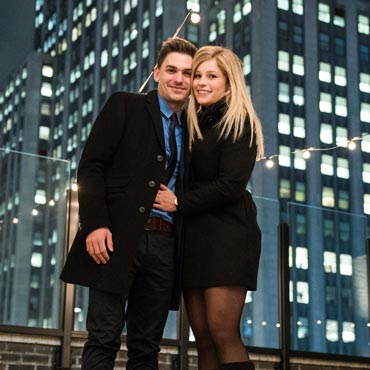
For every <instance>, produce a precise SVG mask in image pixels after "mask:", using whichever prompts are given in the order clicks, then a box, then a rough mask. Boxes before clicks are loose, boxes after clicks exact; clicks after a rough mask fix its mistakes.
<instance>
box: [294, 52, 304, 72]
mask: <svg viewBox="0 0 370 370" xmlns="http://www.w3.org/2000/svg"><path fill="white" fill-rule="evenodd" d="M293 73H294V74H296V75H299V76H303V75H304V59H303V57H302V56H300V55H293Z"/></svg>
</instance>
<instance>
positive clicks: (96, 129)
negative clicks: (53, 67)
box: [61, 90, 187, 309]
mask: <svg viewBox="0 0 370 370" xmlns="http://www.w3.org/2000/svg"><path fill="white" fill-rule="evenodd" d="M186 136H187V135H186V133H185V132H184V134H183V137H184V138H186ZM183 144H185V143H183ZM183 148H185V145H183ZM165 163H166V152H165V144H164V133H163V124H162V118H161V112H160V108H159V102H158V97H157V91H155V90H153V91H151V92H149V93H148V94H136V93H127V92H118V93H114V94H113V95H112V96H111V97H110V98H109V99H108V101H107V103H106V104H105V106H104V107H103V109H102V110H101V112H100V114H99V115H98V117H97V119H96V121H95V123H94V126H93V128H92V131H91V133H90V135H89V138H88V140H87V142H86V145H85V148H84V150H83V153H82V156H81V160H80V163H79V167H78V172H77V183H78V187H79V189H78V201H79V216H80V226H79V230H78V232H77V235H76V237H75V239H74V242H73V244H72V247H71V249H70V252H69V254H68V256H67V260H66V263H65V265H64V268H63V270H62V273H61V279H62V280H63V281H65V282H67V283H73V284H79V285H83V286H87V287H92V288H95V289H98V290H102V291H106V292H112V293H122V294H127V293H128V289H129V286H128V284H129V281H128V275H129V271H130V269H131V265H132V262H133V259H134V256H135V253H136V248H137V245H138V241H139V238H140V236H141V235H142V233H143V230H144V225H145V223H146V221H147V219H148V217H149V213H150V210H151V208H152V206H153V202H154V199H155V196H156V194H157V191H158V189H159V186H160V183H161V179H162V178H163V176H164V171H165ZM182 176H183V161H181V164H180V175H179V177H178V181H177V185H176V189H177V192H179V193H181V192H182ZM104 226H108V227H109V229H110V230H111V232H112V236H113V246H114V251H113V252H112V253H110V260H109V262H108V263H107V264H105V265H103V264H96V263H95V262H94V260H93V259H92V258H91V256H90V255H89V254H88V253H87V251H86V243H85V240H86V236H87V235H88V234H89V233H90V232H91V231H93V230H95V229H97V228H100V227H104ZM176 227H177V231H178V232H177V242H176V253H175V255H176V258H175V263H176V271H177V277H176V281H175V286H174V292H173V299H172V305H171V308H172V309H177V308H178V305H179V300H180V286H181V283H180V279H181V261H182V258H181V257H182V245H181V243H180V242H179V240H180V239H181V237H180V234H181V216H179V217H177V219H176Z"/></svg>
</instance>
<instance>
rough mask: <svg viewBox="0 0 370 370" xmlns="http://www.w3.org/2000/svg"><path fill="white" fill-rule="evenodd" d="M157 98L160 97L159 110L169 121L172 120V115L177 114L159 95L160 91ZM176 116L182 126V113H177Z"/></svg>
mask: <svg viewBox="0 0 370 370" xmlns="http://www.w3.org/2000/svg"><path fill="white" fill-rule="evenodd" d="M157 96H158V101H159V109H160V110H161V113H162V114H163V115H164V116H165V117H166V118H167V119H170V117H171V116H172V114H173V113H175V112H174V111H173V110H172V109H171V108H170V107H169V106H168V104H167V102H166V100H165V99H163V98H162V96H161V95H160V94H159V92H158V91H157ZM176 114H177V118H178V122H179V124H180V126H181V120H180V116H181V112H179V113H176Z"/></svg>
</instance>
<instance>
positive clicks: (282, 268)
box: [278, 224, 290, 370]
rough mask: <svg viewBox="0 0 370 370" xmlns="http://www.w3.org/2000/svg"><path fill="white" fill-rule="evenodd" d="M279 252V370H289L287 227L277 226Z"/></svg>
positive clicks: (285, 225)
mask: <svg viewBox="0 0 370 370" xmlns="http://www.w3.org/2000/svg"><path fill="white" fill-rule="evenodd" d="M278 235H279V245H278V247H279V251H278V264H279V266H278V269H279V270H278V271H279V322H280V338H279V339H280V348H281V367H280V368H281V369H282V370H289V369H290V363H289V355H290V302H289V226H288V224H279V225H278Z"/></svg>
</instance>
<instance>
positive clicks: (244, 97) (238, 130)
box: [188, 46, 263, 160]
mask: <svg viewBox="0 0 370 370" xmlns="http://www.w3.org/2000/svg"><path fill="white" fill-rule="evenodd" d="M212 59H214V60H215V61H216V63H217V66H218V68H220V70H221V71H222V73H223V74H224V76H225V77H226V85H227V86H226V94H225V101H226V105H227V108H226V112H225V114H224V115H223V117H222V119H221V121H220V122H219V123H218V125H217V126H218V128H219V130H220V136H219V139H222V138H225V139H226V138H228V137H229V136H230V135H232V138H233V141H234V142H235V141H237V140H238V139H239V138H240V137H241V136H242V135H243V133H244V130H245V120H246V118H247V117H248V118H249V124H250V129H251V139H250V146H252V143H253V138H254V135H255V140H256V144H257V160H258V159H260V158H261V157H262V156H263V134H262V125H261V122H260V120H259V118H258V117H257V114H256V112H255V110H254V108H253V104H252V100H251V98H250V96H249V94H248V91H247V87H246V85H245V80H244V74H243V68H242V62H241V60H240V59H239V58H238V57H237V56H236V54H234V53H233V52H232V51H231V50H229V49H226V48H223V47H221V46H203V47H202V48H200V49H199V50H198V51H197V52H196V53H195V56H194V60H193V67H192V74H191V85H192V86H193V81H194V74H195V72H196V71H197V69H198V67H199V66H200V65H201V64H202V63H204V62H206V61H209V60H212ZM201 109H202V107H201V106H200V105H199V104H198V102H197V101H196V99H195V97H194V91H193V87H192V88H191V95H190V99H189V107H188V127H189V137H190V140H189V141H190V147H191V145H192V143H193V142H194V141H195V140H202V139H203V136H202V133H201V131H200V128H199V124H198V115H197V113H198V112H199V111H200V110H201Z"/></svg>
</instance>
